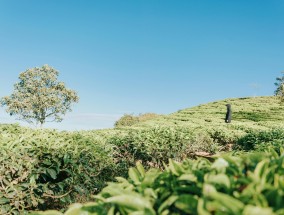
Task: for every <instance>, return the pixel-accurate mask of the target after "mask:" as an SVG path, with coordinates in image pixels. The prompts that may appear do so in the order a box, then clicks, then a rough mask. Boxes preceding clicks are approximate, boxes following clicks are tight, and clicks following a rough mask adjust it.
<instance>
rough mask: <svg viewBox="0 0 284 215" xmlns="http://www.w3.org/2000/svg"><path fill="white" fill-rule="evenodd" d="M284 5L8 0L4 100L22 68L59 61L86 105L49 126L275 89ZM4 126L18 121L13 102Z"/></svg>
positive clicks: (0, 31) (75, 125)
mask: <svg viewBox="0 0 284 215" xmlns="http://www.w3.org/2000/svg"><path fill="white" fill-rule="evenodd" d="M283 11H284V0H262V1H259V0H234V1H233V0H216V1H212V0H201V1H195V0H100V1H98V0H85V1H79V0H77V1H75V0H49V1H44V0H29V1H28V0H26V1H23V0H0V74H1V79H0V97H2V96H6V95H9V94H11V93H12V90H13V84H14V83H15V82H16V81H17V79H18V75H19V73H20V72H22V71H25V70H26V69H28V68H32V67H36V66H42V65H43V64H49V65H50V66H53V67H54V68H55V69H57V70H59V72H60V76H59V80H61V81H64V82H65V83H66V85H67V87H69V88H72V89H74V90H76V91H77V92H78V94H79V96H80V102H79V103H78V104H76V105H74V106H73V111H72V112H71V113H68V114H67V115H66V116H65V120H64V121H63V122H61V123H57V124H52V123H50V124H46V127H53V128H58V129H67V130H80V129H99V128H111V127H112V126H113V124H114V122H115V120H117V119H118V118H119V117H120V116H122V115H123V114H124V113H133V114H139V113H146V112H155V113H159V114H169V113H172V112H175V111H177V110H179V109H183V108H187V107H192V106H195V105H199V104H203V103H207V102H210V101H214V100H221V99H225V98H234V97H247V96H255V95H258V96H259V95H272V94H273V91H274V90H275V87H274V84H273V83H274V82H275V78H276V77H277V76H280V75H281V71H283V70H284V51H283V50H284V40H283V38H284V13H283ZM253 85H257V86H258V87H257V89H255V88H254V87H253ZM1 122H3V123H7V122H9V123H10V122H15V120H14V119H13V118H11V117H10V116H9V115H8V114H6V113H5V109H4V108H0V123H1Z"/></svg>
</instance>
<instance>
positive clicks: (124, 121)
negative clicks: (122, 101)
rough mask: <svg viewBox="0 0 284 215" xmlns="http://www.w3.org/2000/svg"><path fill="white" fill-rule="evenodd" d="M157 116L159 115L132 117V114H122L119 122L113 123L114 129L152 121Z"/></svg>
mask: <svg viewBox="0 0 284 215" xmlns="http://www.w3.org/2000/svg"><path fill="white" fill-rule="evenodd" d="M158 116H159V115H158V114H155V113H145V114H139V115H138V116H134V115H132V114H124V115H123V116H122V117H121V118H120V119H119V120H117V121H116V122H115V123H114V126H115V127H116V128H118V127H122V126H132V125H135V124H137V123H139V122H145V121H147V120H150V119H154V118H156V117H158Z"/></svg>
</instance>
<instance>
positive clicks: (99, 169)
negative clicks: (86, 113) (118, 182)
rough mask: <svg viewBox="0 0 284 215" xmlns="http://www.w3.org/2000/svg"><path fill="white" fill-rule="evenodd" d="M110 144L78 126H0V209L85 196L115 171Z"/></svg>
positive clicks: (16, 210)
mask: <svg viewBox="0 0 284 215" xmlns="http://www.w3.org/2000/svg"><path fill="white" fill-rule="evenodd" d="M110 150H111V149H109V150H107V149H106V147H104V146H103V145H101V144H98V143H96V142H94V141H93V140H92V139H89V138H85V137H84V136H82V135H81V134H79V133H76V132H75V133H67V132H56V131H53V130H32V129H27V128H21V127H19V126H16V125H9V126H0V163H1V165H0V185H1V186H0V213H1V214H23V213H24V211H26V210H35V209H51V208H57V209H58V208H62V207H64V206H65V205H68V204H70V203H71V202H74V201H81V200H84V199H79V198H85V200H87V199H88V197H89V196H90V195H91V194H94V193H96V192H98V191H99V190H101V188H102V187H103V186H104V185H105V181H106V180H110V179H111V178H112V177H113V174H115V164H114V161H113V159H112V152H111V151H110ZM115 175H116V174H115Z"/></svg>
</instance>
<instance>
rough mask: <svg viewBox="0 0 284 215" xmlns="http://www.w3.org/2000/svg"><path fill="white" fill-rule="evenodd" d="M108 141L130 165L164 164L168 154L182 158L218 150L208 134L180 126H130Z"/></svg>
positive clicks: (118, 156)
mask: <svg viewBox="0 0 284 215" xmlns="http://www.w3.org/2000/svg"><path fill="white" fill-rule="evenodd" d="M108 143H109V144H112V145H115V146H116V150H115V151H116V157H117V159H118V160H120V161H121V162H123V161H124V163H125V164H127V166H132V165H134V164H135V162H136V161H137V160H140V161H141V162H142V163H143V164H145V165H147V166H148V167H149V166H152V167H153V166H154V167H159V168H162V167H163V162H166V161H167V160H168V159H169V158H172V159H175V160H177V161H181V160H183V159H185V158H187V157H194V156H195V153H196V152H207V153H208V154H212V153H215V152H216V151H217V150H218V145H217V144H215V143H214V142H213V140H212V138H210V136H209V135H208V134H206V133H201V132H193V131H190V130H188V129H184V128H179V127H170V128H169V127H156V128H149V129H142V130H130V131H129V132H128V133H127V134H124V135H121V136H118V135H116V136H113V137H112V138H110V139H109V140H108Z"/></svg>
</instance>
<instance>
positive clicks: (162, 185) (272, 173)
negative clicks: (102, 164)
mask: <svg viewBox="0 0 284 215" xmlns="http://www.w3.org/2000/svg"><path fill="white" fill-rule="evenodd" d="M283 165H284V151H283V150H282V151H281V154H280V155H278V154H277V153H276V152H275V151H272V152H270V153H253V154H247V155H242V156H238V157H236V156H230V155H223V156H221V157H216V158H215V161H214V162H213V163H211V162H209V161H208V160H207V159H198V160H185V161H184V162H183V163H177V162H174V161H172V160H170V161H169V165H168V166H166V169H165V171H163V172H162V171H160V170H158V169H150V170H148V171H145V170H144V168H143V167H142V165H141V164H140V163H138V164H137V167H136V168H130V169H129V178H128V179H124V178H120V177H118V178H117V181H118V182H116V183H109V185H108V186H107V187H105V188H104V189H103V190H102V192H101V193H100V194H99V195H97V196H95V199H96V202H93V203H88V204H85V205H81V204H75V205H73V206H71V207H70V209H69V210H68V211H67V212H66V213H65V214H66V215H67V214H68V215H71V214H72V215H79V214H85V215H88V214H90V215H91V214H93V215H96V214H98V215H104V214H108V215H114V214H115V215H119V214H125V215H126V214H141V215H142V214H148V215H156V214H161V215H167V214H177V215H178V214H200V215H210V214H215V215H218V214H219V215H221V214H223V215H225V214H226V215H239V214H243V215H262V214H263V215H283V214H284V209H283V205H284V192H283V190H284V183H283V181H284V169H283ZM43 214H46V215H55V214H60V213H58V212H45V213H43Z"/></svg>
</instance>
